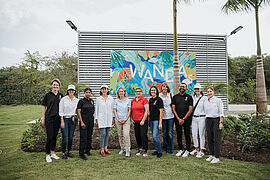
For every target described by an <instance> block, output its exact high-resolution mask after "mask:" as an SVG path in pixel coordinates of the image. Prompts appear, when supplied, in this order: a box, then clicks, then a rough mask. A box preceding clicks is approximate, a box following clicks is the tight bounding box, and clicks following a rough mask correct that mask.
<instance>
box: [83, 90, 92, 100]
mask: <svg viewBox="0 0 270 180" xmlns="http://www.w3.org/2000/svg"><path fill="white" fill-rule="evenodd" d="M84 96H85V98H87V99H89V98H90V96H91V91H90V90H87V91H85V93H84Z"/></svg>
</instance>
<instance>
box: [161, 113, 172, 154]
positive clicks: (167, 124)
mask: <svg viewBox="0 0 270 180" xmlns="http://www.w3.org/2000/svg"><path fill="white" fill-rule="evenodd" d="M173 125H174V118H172V119H163V120H162V133H163V151H165V152H167V153H169V154H172V153H173V148H174V145H173Z"/></svg>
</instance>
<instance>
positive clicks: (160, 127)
mask: <svg viewBox="0 0 270 180" xmlns="http://www.w3.org/2000/svg"><path fill="white" fill-rule="evenodd" d="M158 129H159V130H160V131H161V130H162V124H161V123H159V125H158Z"/></svg>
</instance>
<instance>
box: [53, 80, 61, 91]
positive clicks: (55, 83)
mask: <svg viewBox="0 0 270 180" xmlns="http://www.w3.org/2000/svg"><path fill="white" fill-rule="evenodd" d="M52 90H53V91H58V90H59V84H58V83H57V82H56V81H54V82H53V83H52Z"/></svg>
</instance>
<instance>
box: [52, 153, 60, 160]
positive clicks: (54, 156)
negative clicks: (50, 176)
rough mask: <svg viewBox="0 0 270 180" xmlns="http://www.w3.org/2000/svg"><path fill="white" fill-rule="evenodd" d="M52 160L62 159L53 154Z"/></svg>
mask: <svg viewBox="0 0 270 180" xmlns="http://www.w3.org/2000/svg"><path fill="white" fill-rule="evenodd" d="M51 158H53V159H60V158H59V157H58V156H56V154H52V155H51Z"/></svg>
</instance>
